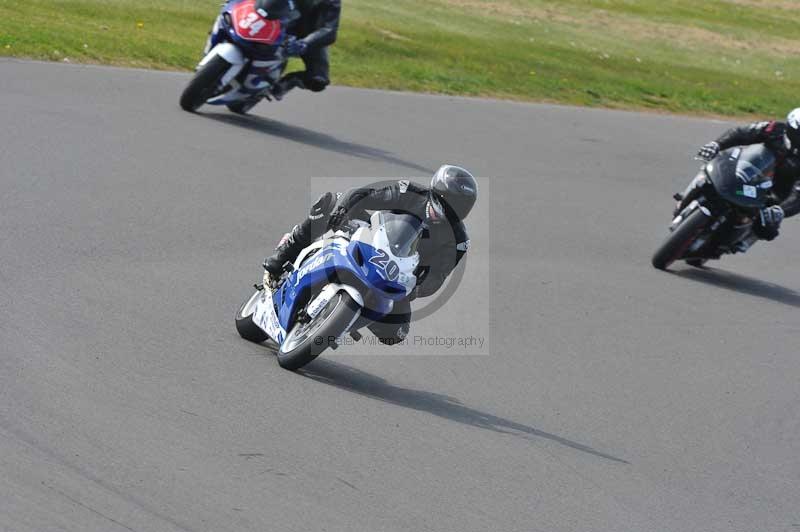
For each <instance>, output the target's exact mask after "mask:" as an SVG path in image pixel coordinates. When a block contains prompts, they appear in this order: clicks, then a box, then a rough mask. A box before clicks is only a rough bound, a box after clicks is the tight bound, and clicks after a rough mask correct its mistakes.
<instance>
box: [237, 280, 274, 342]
mask: <svg viewBox="0 0 800 532" xmlns="http://www.w3.org/2000/svg"><path fill="white" fill-rule="evenodd" d="M261 292H263V290H259V291H258V292H256V293H255V294H253V295H252V296H250V299H248V300H247V301H245V302H244V303H242V306H241V307H239V310H238V311H237V312H236V330H237V331H238V332H239V336H241V337H242V338H244V339H245V340H249V341H251V342H255V343H257V344H260V343H261V342H266V341H267V339H269V336H268V335H267V333H265V332H264V331H262V330H261V328H260V327H259V326H258V325H256V324H255V323H253V311H254V310H255V308H256V302H257V301H258V299H259V298H260V297H261Z"/></svg>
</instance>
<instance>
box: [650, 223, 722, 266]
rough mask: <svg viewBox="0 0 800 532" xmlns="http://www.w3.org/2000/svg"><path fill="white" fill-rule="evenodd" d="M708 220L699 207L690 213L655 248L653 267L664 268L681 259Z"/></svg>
mask: <svg viewBox="0 0 800 532" xmlns="http://www.w3.org/2000/svg"><path fill="white" fill-rule="evenodd" d="M710 221H711V218H709V217H708V216H707V215H706V213H704V212H703V211H702V210H700V209H697V210H696V211H694V212H693V213H692V214H690V215H689V217H688V218H686V219H685V220H684V221H683V222H682V223H681V224H680V225H679V226H678V227H677V228H676V229H675V230H674V231H673V232H672V233H671V234H670V235H669V236H668V237H667V239H666V240H665V241H664V243H663V244H661V247H659V248H658V249H657V250H656V252H655V254H654V255H653V261H652V262H653V267H654V268H657V269H659V270H666V269H667V268H668V267H669V265H670V264H672V263H673V262H675V261H676V260H679V259H681V258H682V257H683V256H684V254H685V253H686V250H687V249H689V246H691V245H692V242H694V241H695V240H696V239H697V237H698V236H700V233H701V232H702V231H703V229H705V228H706V226H707V225H708V222H710Z"/></svg>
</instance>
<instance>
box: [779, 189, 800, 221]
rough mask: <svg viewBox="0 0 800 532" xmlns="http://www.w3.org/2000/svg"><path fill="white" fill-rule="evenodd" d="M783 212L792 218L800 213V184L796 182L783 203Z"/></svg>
mask: <svg viewBox="0 0 800 532" xmlns="http://www.w3.org/2000/svg"><path fill="white" fill-rule="evenodd" d="M781 208H782V209H783V214H784V216H785V217H786V218H790V217H792V216H795V215H796V214H798V213H800V184H796V185H795V186H794V188H793V189H792V192H791V193H790V194H789V196H788V197H787V198H786V199H785V200H783V202H782V203H781Z"/></svg>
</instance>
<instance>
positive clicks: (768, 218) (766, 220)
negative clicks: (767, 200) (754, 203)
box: [759, 205, 783, 229]
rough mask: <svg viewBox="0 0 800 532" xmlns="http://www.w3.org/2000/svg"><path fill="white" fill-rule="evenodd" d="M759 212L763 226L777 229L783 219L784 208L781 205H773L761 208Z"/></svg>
mask: <svg viewBox="0 0 800 532" xmlns="http://www.w3.org/2000/svg"><path fill="white" fill-rule="evenodd" d="M759 214H760V215H761V225H762V226H763V227H773V228H776V229H777V228H778V226H779V225H781V222H782V221H783V209H782V208H781V207H780V205H773V206H772V207H767V208H765V209H761V211H760V212H759Z"/></svg>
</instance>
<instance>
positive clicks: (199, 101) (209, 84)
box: [180, 55, 231, 113]
mask: <svg viewBox="0 0 800 532" xmlns="http://www.w3.org/2000/svg"><path fill="white" fill-rule="evenodd" d="M230 67H231V64H230V63H228V62H227V61H225V59H223V58H222V57H220V56H218V55H217V56H215V57H213V58H211V60H210V61H209V62H208V63H206V64H205V65H203V66H202V68H200V70H198V71H197V73H196V74H195V75H194V77H193V78H192V81H190V82H189V85H187V86H186V88H185V89H184V90H183V94H181V102H180V103H181V108H182V109H183V110H184V111H189V112H190V113H193V112H195V111H197V110H198V109H199V108H200V106H201V105H203V104H204V103H206V100H208V99H209V98H211V97H213V96H214V95H215V94H216V93H217V92H218V91H219V90H220V89H221V88H222V87H220V86H219V83H220V80H221V79H222V76H224V75H225V72H227V71H228V69H229V68H230Z"/></svg>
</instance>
